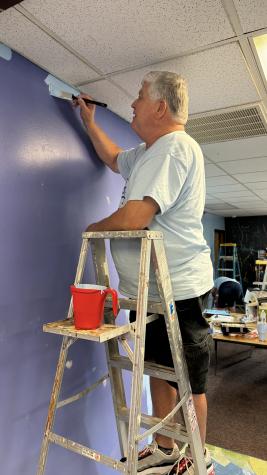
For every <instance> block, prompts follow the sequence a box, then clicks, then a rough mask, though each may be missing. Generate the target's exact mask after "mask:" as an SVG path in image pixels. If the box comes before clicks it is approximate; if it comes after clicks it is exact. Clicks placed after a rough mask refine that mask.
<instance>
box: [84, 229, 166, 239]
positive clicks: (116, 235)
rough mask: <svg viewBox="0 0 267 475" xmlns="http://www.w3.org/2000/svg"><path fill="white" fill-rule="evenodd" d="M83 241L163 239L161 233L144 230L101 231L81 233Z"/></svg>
mask: <svg viewBox="0 0 267 475" xmlns="http://www.w3.org/2000/svg"><path fill="white" fill-rule="evenodd" d="M82 238H83V239H123V238H125V239H126V238H127V239H129V238H147V239H163V233H162V232H160V231H149V230H148V231H146V230H144V229H142V230H140V231H139V230H137V231H102V232H87V233H82Z"/></svg>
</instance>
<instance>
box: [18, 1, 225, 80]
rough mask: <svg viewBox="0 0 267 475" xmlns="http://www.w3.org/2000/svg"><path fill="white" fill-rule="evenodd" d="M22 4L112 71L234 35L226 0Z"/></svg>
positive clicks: (72, 43) (85, 54)
mask: <svg viewBox="0 0 267 475" xmlns="http://www.w3.org/2000/svg"><path fill="white" fill-rule="evenodd" d="M22 5H23V7H25V8H26V9H27V10H28V11H29V12H31V13H32V14H33V15H34V16H35V17H36V18H38V19H39V20H40V21H41V22H43V23H44V24H46V26H48V27H49V28H50V29H51V30H52V31H55V32H56V33H57V34H58V35H59V36H60V37H61V38H62V39H63V40H64V41H65V42H67V43H68V44H70V45H71V46H72V47H73V48H74V49H76V50H77V51H79V52H80V53H81V54H82V55H83V56H84V57H86V58H88V60H89V61H90V63H92V64H94V65H95V66H97V68H99V69H101V70H102V71H103V72H106V73H107V72H111V71H114V70H119V69H123V68H126V67H130V66H135V65H138V64H139V65H140V64H147V63H151V62H155V61H159V60H162V59H164V58H165V57H166V56H167V57H168V56H174V55H176V54H179V53H181V52H182V51H184V49H185V45H190V48H196V47H199V46H201V45H207V44H210V43H214V42H217V41H220V40H222V39H226V38H229V37H232V36H233V30H232V28H231V25H230V22H229V20H228V18H227V16H226V13H225V11H224V9H223V7H222V4H221V1H220V0H213V1H212V2H210V1H208V0H204V1H202V2H199V1H198V0H191V1H190V2H188V0H179V2H177V0H160V1H157V2H155V0H145V1H142V0H135V1H125V0H97V1H94V2H93V1H87V2H86V1H84V0H75V2H73V1H72V0H64V1H62V0H61V1H60V2H55V1H54V0H46V1H45V2H36V0H25V1H24V2H22ZM187 48H188V46H187Z"/></svg>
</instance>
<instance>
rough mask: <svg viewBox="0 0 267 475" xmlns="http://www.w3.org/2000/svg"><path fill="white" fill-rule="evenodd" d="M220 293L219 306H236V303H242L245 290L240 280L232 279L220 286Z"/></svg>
mask: <svg viewBox="0 0 267 475" xmlns="http://www.w3.org/2000/svg"><path fill="white" fill-rule="evenodd" d="M218 294H219V296H218V303H217V306H218V307H219V308H224V307H234V306H235V304H236V303H237V304H238V303H239V304H241V303H242V299H243V292H242V288H241V285H240V284H239V283H238V282H233V281H231V280H229V281H228V282H223V283H222V284H221V285H220V287H219V290H218Z"/></svg>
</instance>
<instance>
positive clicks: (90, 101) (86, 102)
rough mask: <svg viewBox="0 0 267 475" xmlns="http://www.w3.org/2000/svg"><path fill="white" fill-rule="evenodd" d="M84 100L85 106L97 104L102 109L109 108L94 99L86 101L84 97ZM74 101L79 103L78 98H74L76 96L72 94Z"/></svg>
mask: <svg viewBox="0 0 267 475" xmlns="http://www.w3.org/2000/svg"><path fill="white" fill-rule="evenodd" d="M82 99H83V100H84V102H85V104H95V105H96V106H100V107H107V106H108V105H107V104H105V103H104V102H99V101H94V100H93V99H85V98H84V97H82ZM72 100H73V101H77V100H78V97H77V96H74V94H72Z"/></svg>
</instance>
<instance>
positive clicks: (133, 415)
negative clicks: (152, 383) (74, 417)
mask: <svg viewBox="0 0 267 475" xmlns="http://www.w3.org/2000/svg"><path fill="white" fill-rule="evenodd" d="M150 255H151V241H150V240H148V239H147V238H142V240H141V255H140V267H139V283H138V296H137V308H136V333H135V341H134V360H133V376H132V390H131V407H130V417H129V435H128V450H127V469H126V473H127V474H128V475H133V474H134V475H135V474H136V473H137V454H138V438H137V434H138V433H139V430H140V422H141V397H142V386H143V371H144V355H145V336H146V316H147V301H148V287H149V271H150Z"/></svg>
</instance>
